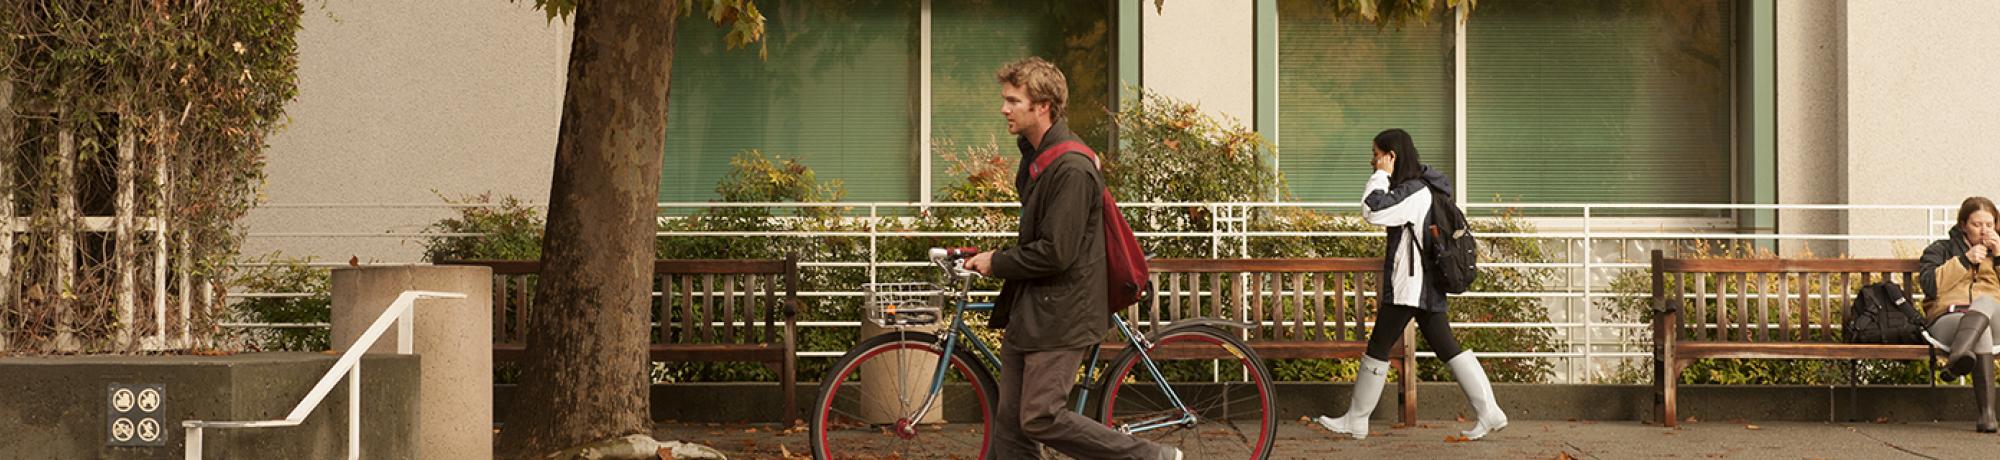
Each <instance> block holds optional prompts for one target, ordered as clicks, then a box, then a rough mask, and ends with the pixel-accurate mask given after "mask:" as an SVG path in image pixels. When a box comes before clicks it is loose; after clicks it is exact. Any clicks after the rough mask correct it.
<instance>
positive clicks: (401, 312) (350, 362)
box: [181, 291, 465, 460]
mask: <svg viewBox="0 0 2000 460" xmlns="http://www.w3.org/2000/svg"><path fill="white" fill-rule="evenodd" d="M463 298H465V294H461V293H457V292H436V291H403V293H402V295H398V296H396V300H395V301H394V302H390V303H389V308H388V309H386V310H383V311H382V316H379V317H376V318H375V322H374V323H371V324H369V325H368V330H367V331H364V332H362V333H361V337H359V338H356V339H355V340H354V344H353V345H351V346H349V347H347V351H345V352H342V353H341V354H340V359H339V360H336V361H334V362H333V368H332V369H327V371H326V375H325V376H323V377H320V378H319V383H317V384H314V385H313V388H312V391H309V392H306V397H305V399H301V400H299V404H298V405H297V406H292V412H291V413H290V414H286V415H285V418H283V419H279V420H255V421H229V422H214V421H202V420H187V421H183V422H181V426H182V427H184V428H186V429H187V450H186V451H185V457H186V458H188V459H190V460H199V459H200V458H201V450H202V445H201V444H202V430H203V429H207V428H216V429H223V428H274V427H286V426H298V425H299V424H300V423H305V421H306V416H308V415H312V412H313V411H314V410H318V409H319V403H320V401H322V400H325V399H326V395H327V394H328V393H331V392H332V391H333V386H334V385H336V384H339V383H340V380H341V378H343V377H345V378H346V379H347V458H348V459H350V460H351V459H358V458H361V355H364V354H367V353H368V349H369V348H374V347H375V341H376V340H377V339H380V338H381V337H382V333H384V332H387V331H388V330H389V324H390V323H394V324H396V353H397V354H403V355H407V354H410V353H411V346H412V345H411V344H412V343H413V340H412V339H414V337H413V336H412V334H411V332H410V331H411V328H412V327H413V325H412V324H411V323H412V322H413V321H414V318H415V314H414V310H413V308H414V305H415V304H416V302H417V299H463Z"/></svg>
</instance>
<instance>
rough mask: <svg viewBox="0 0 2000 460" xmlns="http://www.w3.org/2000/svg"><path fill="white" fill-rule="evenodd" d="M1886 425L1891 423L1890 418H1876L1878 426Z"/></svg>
mask: <svg viewBox="0 0 2000 460" xmlns="http://www.w3.org/2000/svg"><path fill="white" fill-rule="evenodd" d="M1885 423H1889V418H1888V417H1876V418H1875V424H1877V425H1881V424H1885Z"/></svg>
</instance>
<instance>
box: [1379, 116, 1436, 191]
mask: <svg viewBox="0 0 2000 460" xmlns="http://www.w3.org/2000/svg"><path fill="white" fill-rule="evenodd" d="M1375 149H1377V150H1381V151H1384V152H1395V153H1396V172H1394V173H1391V174H1389V183H1390V184H1401V183H1403V181H1408V180H1415V179H1417V178H1420V177H1423V176H1424V163H1423V161H1422V160H1421V159H1420V158H1418V157H1417V143H1416V141H1413V140H1410V133H1409V132H1406V131H1403V129H1402V128H1389V129H1387V130H1383V131H1382V133H1381V134H1376V135H1375Z"/></svg>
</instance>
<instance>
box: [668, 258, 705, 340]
mask: <svg viewBox="0 0 2000 460" xmlns="http://www.w3.org/2000/svg"><path fill="white" fill-rule="evenodd" d="M673 277H674V278H677V279H679V280H680V285H681V302H680V304H681V333H680V337H679V339H680V340H678V341H677V342H690V341H695V340H698V339H700V338H701V330H700V329H699V328H697V327H696V324H697V323H696V322H697V321H700V320H701V319H700V318H698V317H696V316H695V314H694V276H693V275H673Z"/></svg>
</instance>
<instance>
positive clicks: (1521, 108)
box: [1286, 0, 1735, 214]
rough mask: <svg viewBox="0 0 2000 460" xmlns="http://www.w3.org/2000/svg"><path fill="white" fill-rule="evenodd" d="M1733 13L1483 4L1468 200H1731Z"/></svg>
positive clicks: (1707, 6)
mask: <svg viewBox="0 0 2000 460" xmlns="http://www.w3.org/2000/svg"><path fill="white" fill-rule="evenodd" d="M1734 12H1735V8H1734V7H1733V5H1732V4H1731V3H1730V2H1728V1H1717V0H1706V1H1681V2H1658V1H1648V0H1534V1H1505V2H1502V1H1494V2H1481V3H1480V4H1479V9H1478V10H1476V11H1475V12H1474V13H1473V15H1474V16H1473V18H1472V20H1471V22H1470V23H1469V25H1468V26H1467V31H1466V46H1467V48H1468V52H1467V54H1466V60H1467V65H1466V72H1467V75H1466V87H1467V88H1466V91H1467V102H1466V106H1467V107H1466V115H1467V117H1466V118H1467V131H1468V133H1467V139H1466V142H1467V154H1466V156H1467V172H1466V174H1467V175H1469V176H1471V179H1470V180H1468V181H1466V182H1467V183H1468V184H1467V187H1466V188H1467V189H1468V193H1469V197H1470V198H1472V199H1474V200H1485V199H1492V198H1495V197H1497V198H1500V199H1503V200H1506V201H1517V200H1518V201H1523V202H1536V203H1551V202H1593V203H1635V202H1645V203H1728V202H1730V200H1731V196H1732V192H1731V185H1730V184H1731V183H1733V182H1734V181H1733V179H1732V178H1731V177H1730V174H1731V168H1730V162H1731V158H1732V156H1731V155H1732V153H1731V148H1730V142H1731V141H1730V127H1729V123H1730V116H1731V113H1730V85H1731V84H1732V83H1731V77H1730V75H1731V74H1730V72H1731V71H1732V70H1731V69H1732V68H1733V66H1732V60H1733V59H1735V57H1734V53H1733V52H1732V46H1731V40H1732V37H1733V30H1734V24H1733V21H1734V18H1733V15H1734ZM1287 103H1289V101H1287ZM1286 134H1287V135H1289V134H1290V133H1286ZM1653 214H1657V213H1656V212H1655V213H1653Z"/></svg>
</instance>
